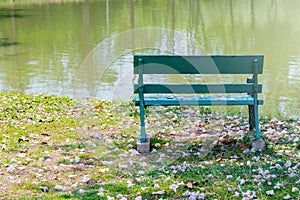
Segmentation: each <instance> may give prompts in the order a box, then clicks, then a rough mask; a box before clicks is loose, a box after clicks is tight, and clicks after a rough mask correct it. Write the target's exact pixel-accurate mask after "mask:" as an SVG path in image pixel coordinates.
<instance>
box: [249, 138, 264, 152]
mask: <svg viewBox="0 0 300 200" xmlns="http://www.w3.org/2000/svg"><path fill="white" fill-rule="evenodd" d="M265 148H266V143H265V141H264V140H263V139H261V138H260V139H259V140H254V141H253V142H252V150H253V151H263V150H264V149H265Z"/></svg>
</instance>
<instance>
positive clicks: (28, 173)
mask: <svg viewBox="0 0 300 200" xmlns="http://www.w3.org/2000/svg"><path fill="white" fill-rule="evenodd" d="M214 110H215V109H211V108H210V107H199V108H197V107H196V108H195V107H151V108H149V109H147V116H148V117H147V123H146V124H147V131H148V134H150V135H151V150H152V152H151V153H150V154H146V155H140V154H138V153H137V152H136V151H135V149H136V141H137V139H138V136H139V131H140V130H139V115H138V113H139V112H138V108H137V107H134V106H133V103H132V102H116V101H101V100H96V99H89V100H88V99H86V100H73V99H71V98H67V97H58V96H55V95H46V94H39V95H23V94H19V93H8V94H6V93H2V94H0V132H1V134H0V166H1V168H0V174H1V176H0V185H1V187H0V198H5V199H109V198H115V199H122V198H123V199H136V198H137V199H193V198H194V199H195V198H198V199H203V198H205V199H233V198H235V199H243V198H244V199H247V198H248V199H288V198H289V199H299V198H300V194H299V189H300V186H299V184H300V174H299V171H300V170H299V169H298V168H299V167H300V166H299V159H300V151H299V148H300V147H299V136H300V134H299V133H300V122H298V121H296V120H291V119H276V118H272V117H261V129H262V137H263V138H264V140H265V141H266V143H267V148H266V149H265V150H264V151H263V152H252V151H251V142H250V141H251V139H252V138H253V135H252V134H249V133H248V132H247V127H248V122H247V121H248V119H247V118H245V117H244V116H243V115H242V113H240V112H234V111H232V109H229V110H227V109H225V113H224V112H220V111H214ZM207 136H213V137H207ZM57 188H64V189H57ZM273 193H274V194H273Z"/></svg>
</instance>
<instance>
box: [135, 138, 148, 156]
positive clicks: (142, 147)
mask: <svg viewBox="0 0 300 200" xmlns="http://www.w3.org/2000/svg"><path fill="white" fill-rule="evenodd" d="M137 151H138V152H139V153H149V152H150V138H147V140H146V141H145V142H140V141H139V140H138V142H137Z"/></svg>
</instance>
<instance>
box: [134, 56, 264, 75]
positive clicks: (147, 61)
mask: <svg viewBox="0 0 300 200" xmlns="http://www.w3.org/2000/svg"><path fill="white" fill-rule="evenodd" d="M139 59H142V60H143V62H142V63H143V65H140V63H139V62H138V60H139ZM254 59H257V62H258V70H257V73H258V74H262V72H263V60H264V56H263V55H208V56H207V55H203V56H178V55H135V56H134V73H135V74H139V68H140V66H143V74H254V73H255V71H254V65H253V61H254Z"/></svg>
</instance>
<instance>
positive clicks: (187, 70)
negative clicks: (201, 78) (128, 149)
mask: <svg viewBox="0 0 300 200" xmlns="http://www.w3.org/2000/svg"><path fill="white" fill-rule="evenodd" d="M263 60H264V56H263V55H204V56H178V55H134V74H139V80H138V84H135V85H134V93H260V92H262V85H261V84H258V77H257V75H258V74H262V72H263ZM144 74H251V75H252V79H251V81H248V83H232V84H231V83H230V84H159V83H158V84H144V82H143V75H144Z"/></svg>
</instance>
